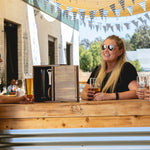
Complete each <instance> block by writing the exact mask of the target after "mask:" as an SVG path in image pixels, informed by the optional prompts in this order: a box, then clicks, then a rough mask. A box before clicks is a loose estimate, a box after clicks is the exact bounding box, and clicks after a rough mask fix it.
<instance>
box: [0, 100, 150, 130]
mask: <svg viewBox="0 0 150 150" xmlns="http://www.w3.org/2000/svg"><path fill="white" fill-rule="evenodd" d="M146 126H150V102H148V101H146V100H118V101H116V100H113V101H112V100H110V101H101V102H93V101H81V102H60V103H58V102H57V103H48V102H47V103H34V104H0V129H46V128H47V129H48V128H90V127H93V128H95V127H146Z"/></svg>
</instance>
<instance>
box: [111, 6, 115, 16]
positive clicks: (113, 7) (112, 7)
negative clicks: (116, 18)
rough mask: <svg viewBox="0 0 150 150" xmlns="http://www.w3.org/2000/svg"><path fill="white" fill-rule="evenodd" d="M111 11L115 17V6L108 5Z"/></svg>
mask: <svg viewBox="0 0 150 150" xmlns="http://www.w3.org/2000/svg"><path fill="white" fill-rule="evenodd" d="M110 8H111V10H112V11H113V13H114V15H116V12H115V10H116V8H115V4H112V5H110Z"/></svg>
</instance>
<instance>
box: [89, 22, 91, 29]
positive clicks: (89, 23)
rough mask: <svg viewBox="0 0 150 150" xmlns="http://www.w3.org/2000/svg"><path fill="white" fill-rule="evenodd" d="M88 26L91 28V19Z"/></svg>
mask: <svg viewBox="0 0 150 150" xmlns="http://www.w3.org/2000/svg"><path fill="white" fill-rule="evenodd" d="M89 27H90V28H91V29H92V21H89Z"/></svg>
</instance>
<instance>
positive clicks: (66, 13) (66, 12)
mask: <svg viewBox="0 0 150 150" xmlns="http://www.w3.org/2000/svg"><path fill="white" fill-rule="evenodd" d="M65 15H66V18H67V19H68V16H69V11H68V10H65Z"/></svg>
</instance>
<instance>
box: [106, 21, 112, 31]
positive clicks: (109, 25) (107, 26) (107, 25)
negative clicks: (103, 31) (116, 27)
mask: <svg viewBox="0 0 150 150" xmlns="http://www.w3.org/2000/svg"><path fill="white" fill-rule="evenodd" d="M110 27H111V24H110V23H107V24H106V28H107V31H108V30H109V28H110Z"/></svg>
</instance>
